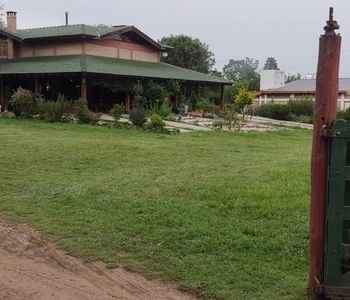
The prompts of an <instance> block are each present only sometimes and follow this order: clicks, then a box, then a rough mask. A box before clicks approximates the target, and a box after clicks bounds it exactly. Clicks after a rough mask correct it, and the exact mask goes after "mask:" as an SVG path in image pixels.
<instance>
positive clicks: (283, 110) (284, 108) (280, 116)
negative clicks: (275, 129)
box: [271, 104, 291, 121]
mask: <svg viewBox="0 0 350 300" xmlns="http://www.w3.org/2000/svg"><path fill="white" fill-rule="evenodd" d="M271 118H272V119H275V120H284V121H290V120H291V113H290V108H289V106H288V105H285V104H275V105H274V106H273V108H272V110H271Z"/></svg>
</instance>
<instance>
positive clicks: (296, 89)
mask: <svg viewBox="0 0 350 300" xmlns="http://www.w3.org/2000/svg"><path fill="white" fill-rule="evenodd" d="M315 91H316V79H299V80H296V81H292V82H289V83H287V84H286V85H284V86H281V87H279V88H276V89H267V90H264V91H261V92H265V93H271V92H272V93H278V92H280V93H303V92H305V93H310V92H315ZM339 91H350V78H339Z"/></svg>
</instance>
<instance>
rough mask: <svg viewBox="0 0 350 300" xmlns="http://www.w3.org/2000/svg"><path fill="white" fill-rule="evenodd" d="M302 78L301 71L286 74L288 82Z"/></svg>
mask: <svg viewBox="0 0 350 300" xmlns="http://www.w3.org/2000/svg"><path fill="white" fill-rule="evenodd" d="M299 79H301V75H300V74H299V73H297V74H296V75H294V74H292V75H291V74H288V75H286V81H285V82H286V83H289V82H292V81H296V80H299Z"/></svg>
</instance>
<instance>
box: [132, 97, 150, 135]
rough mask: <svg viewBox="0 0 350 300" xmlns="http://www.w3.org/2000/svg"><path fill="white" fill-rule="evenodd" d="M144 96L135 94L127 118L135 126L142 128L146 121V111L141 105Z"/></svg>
mask: <svg viewBox="0 0 350 300" xmlns="http://www.w3.org/2000/svg"><path fill="white" fill-rule="evenodd" d="M143 102H144V98H143V97H142V96H140V95H136V96H135V98H134V107H133V108H132V110H130V112H129V120H130V122H131V123H132V124H134V125H135V126H136V127H139V128H142V127H143V125H144V124H145V123H146V122H147V118H146V115H147V112H146V109H145V108H144V106H143V104H144V103H143Z"/></svg>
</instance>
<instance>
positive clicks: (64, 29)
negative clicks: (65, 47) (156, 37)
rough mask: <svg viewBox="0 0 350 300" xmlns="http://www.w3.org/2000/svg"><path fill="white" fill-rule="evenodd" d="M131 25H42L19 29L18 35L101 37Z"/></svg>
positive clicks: (24, 36)
mask: <svg viewBox="0 0 350 300" xmlns="http://www.w3.org/2000/svg"><path fill="white" fill-rule="evenodd" d="M127 27H129V26H117V27H106V28H99V29H98V28H96V27H94V26H89V25H85V24H77V25H68V26H66V25H64V26H52V27H41V28H31V29H20V30H17V32H16V34H15V35H16V36H18V37H20V38H21V39H23V40H28V39H42V38H49V37H54V38H57V37H68V36H78V35H81V36H90V37H96V38H99V37H100V36H101V35H105V34H108V33H111V32H115V31H118V30H120V29H124V28H127Z"/></svg>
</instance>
